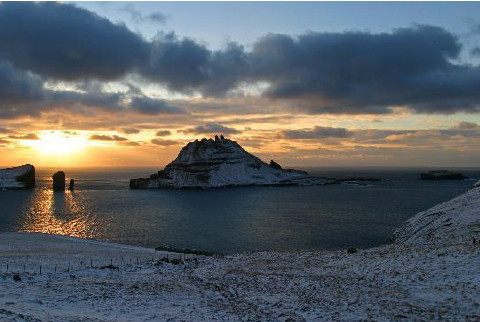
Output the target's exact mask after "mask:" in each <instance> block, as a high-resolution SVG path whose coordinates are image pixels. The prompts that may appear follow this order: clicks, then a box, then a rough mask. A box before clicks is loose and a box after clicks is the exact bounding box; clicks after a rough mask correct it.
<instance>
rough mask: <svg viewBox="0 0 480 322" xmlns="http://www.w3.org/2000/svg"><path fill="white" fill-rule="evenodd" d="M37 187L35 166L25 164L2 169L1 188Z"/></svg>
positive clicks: (0, 175)
mask: <svg viewBox="0 0 480 322" xmlns="http://www.w3.org/2000/svg"><path fill="white" fill-rule="evenodd" d="M33 187H35V167H34V166H33V165H31V164H25V165H21V166H18V167H13V168H7V169H1V170H0V189H2V190H6V189H30V188H33Z"/></svg>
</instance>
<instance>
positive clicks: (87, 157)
mask: <svg viewBox="0 0 480 322" xmlns="http://www.w3.org/2000/svg"><path fill="white" fill-rule="evenodd" d="M479 9H480V3H477V2H74V3H71V2H66V3H54V2H49V3H42V2H22V3H13V2H12V3H9V2H6V3H1V4H0V44H1V46H0V165H2V166H11V165H19V164H24V163H32V164H34V165H36V166H40V167H46V166H53V167H88V166H106V167H107V166H115V167H118V166H121V167H128V166H158V167H161V166H164V165H165V164H167V163H168V162H170V161H172V160H173V159H174V158H175V157H176V155H177V154H178V152H179V150H180V149H181V147H182V146H183V145H185V144H186V143H188V142H189V141H192V140H195V139H201V138H202V137H212V136H214V135H215V134H223V135H225V136H226V137H228V138H231V139H234V140H236V141H238V142H239V143H240V144H241V145H242V146H243V147H244V148H245V149H246V150H247V151H249V152H251V153H253V154H255V155H258V156H259V157H261V158H262V159H264V160H265V161H269V160H270V159H274V160H275V161H277V162H279V163H280V164H282V165H286V166H299V167H311V166H402V167H403V166H427V167H453V166H455V167H458V166H465V167H475V166H478V164H479V162H478V160H479V157H480V67H479V63H480V14H479V12H480V10H479Z"/></svg>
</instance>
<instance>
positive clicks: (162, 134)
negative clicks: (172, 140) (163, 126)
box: [155, 130, 172, 136]
mask: <svg viewBox="0 0 480 322" xmlns="http://www.w3.org/2000/svg"><path fill="white" fill-rule="evenodd" d="M170 134H172V132H170V131H168V130H162V131H157V134H155V135H156V136H168V135H170Z"/></svg>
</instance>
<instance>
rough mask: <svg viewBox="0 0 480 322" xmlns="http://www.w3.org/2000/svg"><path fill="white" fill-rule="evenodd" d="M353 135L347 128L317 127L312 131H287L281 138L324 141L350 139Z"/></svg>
mask: <svg viewBox="0 0 480 322" xmlns="http://www.w3.org/2000/svg"><path fill="white" fill-rule="evenodd" d="M352 135H353V133H352V132H351V131H349V130H347V129H345V128H336V127H324V126H315V127H314V128H313V129H310V130H285V131H282V132H281V133H280V136H281V137H283V138H287V139H304V140H305V139H307V140H308V139H323V138H348V137H350V136H352Z"/></svg>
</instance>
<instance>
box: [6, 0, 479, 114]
mask: <svg viewBox="0 0 480 322" xmlns="http://www.w3.org/2000/svg"><path fill="white" fill-rule="evenodd" d="M132 8H133V7H132ZM133 11H135V9H133ZM136 14H138V15H140V17H141V18H142V19H143V18H144V19H150V20H157V21H161V20H162V19H163V18H162V16H161V14H156V13H152V14H149V15H143V14H142V13H139V12H137V13H136ZM138 15H137V16H138ZM0 44H1V46H0V102H1V103H0V117H15V116H18V115H30V116H38V114H39V113H40V111H41V110H42V109H48V108H52V107H55V106H60V105H62V104H63V107H66V106H71V107H68V108H70V109H72V110H74V111H75V110H82V109H84V108H89V107H97V108H103V109H107V110H112V111H115V110H120V111H123V110H127V109H128V110H129V111H133V112H137V113H141V114H146V115H158V114H182V113H186V112H185V110H183V109H181V108H180V107H176V106H172V105H174V104H172V105H170V104H168V103H167V102H166V101H163V100H158V99H152V98H147V97H145V96H144V95H143V94H141V91H140V92H138V91H137V92H136V93H134V92H132V91H129V92H128V93H126V94H123V95H121V94H108V93H104V92H102V91H101V90H98V89H96V88H92V87H91V86H90V85H89V86H88V87H86V88H85V90H84V91H83V92H81V93H80V92H79V93H73V92H58V93H53V91H48V90H44V89H43V83H44V81H45V80H47V79H51V78H53V79H55V80H68V81H76V82H86V84H88V81H89V80H101V81H105V80H121V81H125V79H124V77H125V76H126V75H129V74H136V75H137V76H140V78H141V79H142V80H146V81H149V82H154V83H158V84H161V85H163V86H165V87H167V88H168V89H170V90H172V91H175V92H180V93H184V94H191V93H200V94H202V95H203V96H204V97H220V98H221V97H225V96H229V95H230V96H231V95H233V93H235V95H239V94H238V93H237V92H234V90H238V89H240V87H239V86H240V85H243V84H258V83H264V82H265V83H267V84H269V86H268V88H267V90H266V92H265V93H264V94H263V96H264V99H266V100H269V101H271V102H272V104H271V105H272V106H278V105H279V107H277V109H283V111H285V110H288V111H289V112H298V113H310V114H319V113H323V114H385V113H391V112H393V107H397V106H399V107H407V108H409V109H410V110H411V111H414V112H419V113H442V114H450V113H455V112H480V104H479V102H480V91H479V90H478V88H480V67H478V66H475V65H462V64H460V63H459V62H458V61H459V57H460V52H461V44H460V42H459V40H458V39H457V37H456V36H455V35H453V34H452V33H450V32H448V31H447V30H445V29H443V28H440V27H434V26H426V25H416V26H413V27H409V28H400V29H396V30H394V31H392V32H389V33H376V34H373V33H368V32H343V33H338V32H337V33H327V32H309V33H306V34H303V35H300V36H297V37H294V36H289V35H283V34H269V35H266V36H264V37H262V38H260V39H258V40H257V41H256V42H254V44H253V46H252V50H246V49H245V48H244V47H242V46H241V45H239V44H237V43H234V42H232V43H229V44H228V45H227V46H226V47H225V48H224V49H221V50H211V49H209V48H208V47H207V46H206V45H205V44H203V43H199V42H197V41H195V40H193V39H189V38H182V37H178V36H176V35H175V34H174V33H169V34H159V35H158V36H157V37H156V38H155V39H153V40H152V41H146V40H144V39H143V38H142V37H141V36H140V35H138V34H136V33H134V32H132V31H130V30H129V29H128V28H127V27H126V26H124V25H122V24H115V23H112V22H111V21H109V20H108V19H105V18H102V17H99V16H98V15H96V14H95V13H93V12H91V11H88V10H85V9H81V8H78V7H76V6H75V5H71V4H59V3H50V2H49V3H36V2H28V3H26V2H23V3H13V2H6V3H2V4H0ZM473 54H476V52H473ZM32 73H33V74H32ZM132 96H133V97H132ZM257 98H258V97H257ZM129 100H131V103H130V104H129V105H128V104H127V105H128V106H126V105H125V103H124V102H125V101H129ZM33 102H35V104H32V103H33ZM67 103H71V104H70V105H67ZM277 103H279V104H277ZM207 108H208V106H207ZM257 109H261V107H259V108H257ZM257 112H258V111H257ZM82 113H85V112H82Z"/></svg>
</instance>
